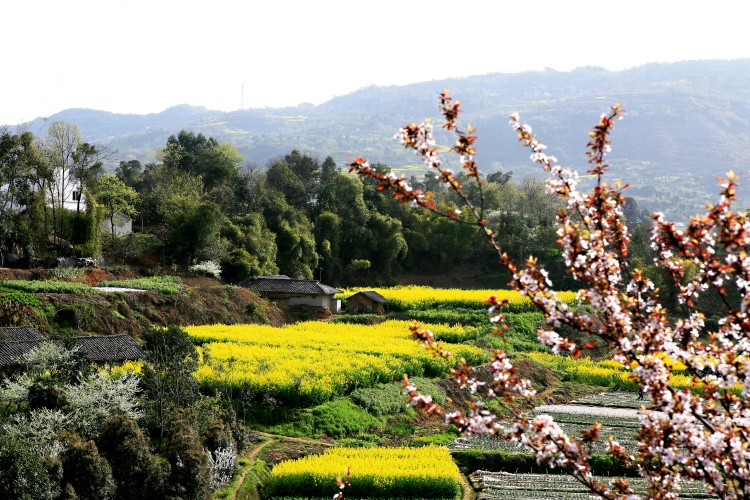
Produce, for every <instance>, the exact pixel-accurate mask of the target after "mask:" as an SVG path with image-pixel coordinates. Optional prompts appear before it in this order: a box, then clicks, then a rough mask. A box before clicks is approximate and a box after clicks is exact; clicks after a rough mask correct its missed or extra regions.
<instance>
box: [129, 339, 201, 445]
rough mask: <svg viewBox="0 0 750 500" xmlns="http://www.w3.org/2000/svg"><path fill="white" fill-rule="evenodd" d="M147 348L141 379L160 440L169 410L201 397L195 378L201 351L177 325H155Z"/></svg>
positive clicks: (187, 404) (146, 341) (146, 343)
mask: <svg viewBox="0 0 750 500" xmlns="http://www.w3.org/2000/svg"><path fill="white" fill-rule="evenodd" d="M145 348H146V361H145V363H144V364H143V373H142V379H141V380H142V383H143V387H144V393H145V396H146V397H147V401H148V403H147V410H148V416H149V419H150V422H151V425H152V428H153V429H154V430H156V431H157V432H158V435H159V439H160V441H161V438H162V437H163V435H164V431H165V430H166V427H167V425H168V421H169V415H170V413H171V412H172V411H174V410H175V409H176V408H183V407H187V406H189V405H191V404H192V403H193V402H194V401H195V400H196V398H197V397H198V382H197V381H196V380H195V377H193V372H194V371H195V370H196V369H197V368H198V352H197V351H196V350H195V346H193V343H192V341H191V340H190V336H188V334H187V332H185V331H184V330H182V329H181V328H180V327H178V326H176V325H170V326H169V327H167V328H164V329H163V328H154V329H153V330H152V331H151V332H150V333H149V334H148V335H146V336H145Z"/></svg>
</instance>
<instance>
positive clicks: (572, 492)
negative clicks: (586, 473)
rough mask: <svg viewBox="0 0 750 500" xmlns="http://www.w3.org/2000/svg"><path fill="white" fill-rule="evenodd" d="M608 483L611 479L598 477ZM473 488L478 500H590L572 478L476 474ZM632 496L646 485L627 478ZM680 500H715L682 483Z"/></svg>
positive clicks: (698, 485)
mask: <svg viewBox="0 0 750 500" xmlns="http://www.w3.org/2000/svg"><path fill="white" fill-rule="evenodd" d="M597 479H600V480H601V481H604V482H608V481H610V480H611V478H608V477H598V478H597ZM472 481H473V482H474V484H475V485H478V486H479V487H480V488H482V490H481V493H480V495H479V499H488V500H489V499H500V498H502V499H504V500H507V499H513V500H557V499H560V500H563V499H564V500H579V499H581V500H583V499H586V500H590V499H591V498H592V496H591V495H589V494H588V493H587V490H586V488H585V487H584V486H583V485H582V484H581V483H579V482H578V481H576V480H575V479H574V478H573V477H571V476H568V475H564V474H509V473H504V472H485V471H477V472H475V473H474V474H473V475H472ZM628 481H629V483H630V485H631V487H632V488H633V489H634V490H635V492H636V493H637V494H639V495H644V494H645V493H646V490H647V486H646V481H645V480H643V479H641V478H630V479H629V480H628ZM680 498H716V497H715V496H713V495H710V494H708V492H707V491H706V487H705V486H704V485H703V483H697V482H691V483H683V485H682V491H681V492H680Z"/></svg>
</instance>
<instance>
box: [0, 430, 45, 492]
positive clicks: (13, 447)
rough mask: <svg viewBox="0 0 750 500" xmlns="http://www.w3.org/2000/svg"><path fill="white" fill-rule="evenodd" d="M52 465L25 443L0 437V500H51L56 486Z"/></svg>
mask: <svg viewBox="0 0 750 500" xmlns="http://www.w3.org/2000/svg"><path fill="white" fill-rule="evenodd" d="M50 472H51V464H50V463H49V462H47V461H45V460H43V459H42V457H40V456H39V455H38V454H37V452H36V450H34V449H33V448H32V447H30V446H28V444H27V443H21V442H17V441H14V440H13V439H11V438H9V437H0V497H1V498H8V499H11V498H12V499H19V500H37V499H39V500H52V499H53V498H57V496H58V494H59V486H58V484H57V481H56V479H57V478H55V477H54V476H53V475H51V474H50Z"/></svg>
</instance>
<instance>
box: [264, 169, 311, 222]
mask: <svg viewBox="0 0 750 500" xmlns="http://www.w3.org/2000/svg"><path fill="white" fill-rule="evenodd" d="M266 182H267V184H268V187H269V188H271V189H273V190H276V191H278V192H279V194H281V195H283V196H284V198H285V199H286V201H287V203H289V204H290V205H291V206H293V207H294V208H298V209H301V210H306V209H307V203H308V195H307V191H306V189H305V185H304V184H303V183H302V181H301V180H300V178H299V177H297V176H296V175H295V174H294V173H293V172H292V171H291V169H290V168H289V166H287V164H286V163H284V162H281V161H280V162H276V163H275V164H274V165H273V166H272V167H271V168H269V169H268V172H267V173H266Z"/></svg>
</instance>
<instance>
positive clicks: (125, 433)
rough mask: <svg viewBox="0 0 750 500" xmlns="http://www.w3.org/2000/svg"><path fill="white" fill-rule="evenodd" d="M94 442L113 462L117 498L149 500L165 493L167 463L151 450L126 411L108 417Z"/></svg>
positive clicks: (136, 423)
mask: <svg viewBox="0 0 750 500" xmlns="http://www.w3.org/2000/svg"><path fill="white" fill-rule="evenodd" d="M97 444H98V447H99V450H101V453H102V455H104V457H106V459H107V461H108V462H109V463H110V464H111V466H112V476H113V478H114V480H115V484H116V485H117V493H116V495H115V498H116V499H122V500H149V499H151V498H163V497H164V496H165V494H166V491H165V487H166V484H165V483H166V478H167V476H168V474H169V465H168V464H167V463H164V462H160V461H159V460H158V458H157V457H156V456H155V455H153V454H152V453H151V450H150V447H149V444H148V440H147V439H146V436H144V434H143V432H142V431H141V429H140V427H139V426H138V422H136V421H135V420H133V419H132V418H130V417H128V416H126V415H118V416H115V417H112V418H110V419H109V420H107V422H106V424H105V426H104V429H103V431H102V434H101V436H100V437H99V439H98V440H97Z"/></svg>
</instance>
